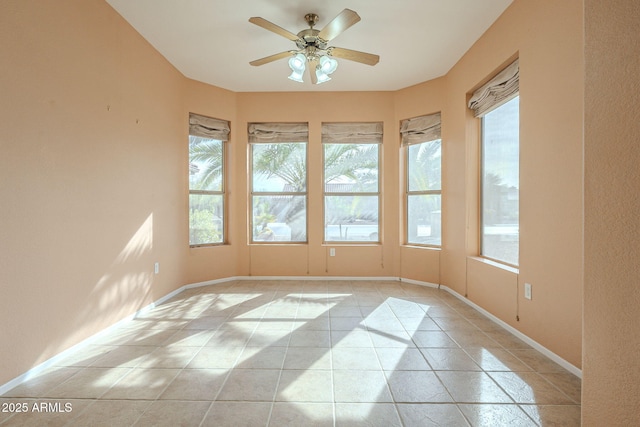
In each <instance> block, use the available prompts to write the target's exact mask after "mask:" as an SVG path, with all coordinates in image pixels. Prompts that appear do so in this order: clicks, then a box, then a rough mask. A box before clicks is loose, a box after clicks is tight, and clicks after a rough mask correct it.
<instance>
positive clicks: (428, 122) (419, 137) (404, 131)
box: [400, 113, 442, 145]
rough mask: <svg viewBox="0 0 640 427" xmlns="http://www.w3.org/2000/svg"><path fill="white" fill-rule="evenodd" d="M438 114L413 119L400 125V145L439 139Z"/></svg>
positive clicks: (440, 127)
mask: <svg viewBox="0 0 640 427" xmlns="http://www.w3.org/2000/svg"><path fill="white" fill-rule="evenodd" d="M441 129H442V126H441V119H440V113H435V114H429V115H427V116H420V117H414V118H412V119H407V120H403V121H402V122H401V123H400V134H401V135H402V145H410V144H419V143H421V142H427V141H435V140H436V139H440V138H441V135H440V134H441Z"/></svg>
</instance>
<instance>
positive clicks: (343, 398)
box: [333, 371, 393, 403]
mask: <svg viewBox="0 0 640 427" xmlns="http://www.w3.org/2000/svg"><path fill="white" fill-rule="evenodd" d="M333 394H334V398H335V401H336V402H362V403H366V402H369V403H373V402H393V399H392V397H391V393H390V392H389V387H388V385H387V381H386V379H385V377H384V375H383V373H382V372H381V371H334V372H333Z"/></svg>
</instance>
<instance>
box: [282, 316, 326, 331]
mask: <svg viewBox="0 0 640 427" xmlns="http://www.w3.org/2000/svg"><path fill="white" fill-rule="evenodd" d="M329 320H330V318H329V316H322V317H317V318H315V319H302V318H300V319H294V320H292V322H293V330H294V331H295V332H304V331H328V330H329V329H331V328H330V324H329Z"/></svg>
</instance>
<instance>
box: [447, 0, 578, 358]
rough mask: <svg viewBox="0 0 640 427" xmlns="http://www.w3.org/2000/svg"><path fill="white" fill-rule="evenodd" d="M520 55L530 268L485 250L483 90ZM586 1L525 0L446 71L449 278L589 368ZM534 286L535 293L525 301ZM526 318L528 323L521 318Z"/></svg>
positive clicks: (524, 237)
mask: <svg viewBox="0 0 640 427" xmlns="http://www.w3.org/2000/svg"><path fill="white" fill-rule="evenodd" d="M516 56H517V57H519V59H520V265H519V271H517V272H513V271H510V270H508V269H507V270H503V271H501V272H496V271H495V269H496V267H495V266H493V265H491V264H490V263H486V262H478V260H476V259H474V258H468V257H469V256H471V257H473V256H474V255H477V254H478V221H477V218H478V185H479V183H478V175H479V174H478V163H479V155H478V152H479V151H478V123H477V120H475V119H473V118H472V117H471V114H470V113H469V110H468V109H467V108H466V107H465V100H466V99H467V96H468V94H469V93H470V92H472V91H473V89H475V88H477V87H478V86H479V85H480V84H481V83H483V82H484V81H486V80H487V79H488V78H490V77H491V76H492V75H494V74H495V72H496V71H498V70H499V69H500V68H502V67H503V66H504V65H506V64H508V63H510V62H511V61H512V60H513V58H515V57H516ZM582 56H583V54H582V2H581V1H579V0H570V1H562V2H557V1H537V2H531V1H517V0H516V1H515V2H514V3H513V4H512V5H511V6H510V7H509V8H508V9H507V10H506V11H505V12H504V14H503V15H502V16H501V17H500V19H498V21H496V23H495V24H494V25H493V26H492V27H491V28H490V29H489V30H488V31H487V32H486V33H485V34H484V35H483V36H482V38H480V40H478V41H477V42H476V44H475V45H474V46H473V47H472V48H471V49H470V50H469V51H468V52H467V54H466V55H465V56H464V57H463V58H462V59H461V60H460V61H459V62H458V64H457V65H456V66H455V67H454V68H453V69H452V70H451V71H450V72H449V73H448V75H447V76H446V80H447V87H446V97H447V100H446V106H445V108H444V113H443V137H444V141H445V142H444V144H445V151H444V156H445V158H446V163H445V168H444V171H445V172H444V173H445V176H444V185H445V193H446V197H445V199H444V201H445V204H444V207H443V210H444V212H445V217H446V221H445V222H444V226H445V229H444V230H443V234H444V235H445V236H446V243H445V246H444V248H443V252H442V257H443V259H442V263H441V265H442V271H441V275H442V283H443V284H444V285H446V286H449V287H450V288H452V289H454V290H455V291H456V292H458V293H460V294H462V295H465V294H467V295H468V296H469V298H470V299H471V300H472V301H474V302H476V303H478V304H479V305H480V306H482V307H483V308H485V309H487V310H488V311H489V312H491V313H493V314H494V315H497V316H498V317H500V318H501V319H502V320H503V321H505V322H506V323H508V324H510V325H511V326H513V327H515V328H517V329H519V330H520V331H522V332H523V333H525V334H526V335H528V336H529V337H531V338H533V339H534V340H535V341H537V342H539V343H541V344H542V345H543V346H545V347H547V348H549V349H551V350H552V351H553V352H555V353H556V354H558V355H560V356H561V357H562V358H564V359H565V360H567V361H569V362H570V363H572V364H573V365H575V366H577V367H580V366H581V357H582V353H581V327H582V323H581V317H582V255H581V254H582V187H583V185H582V164H583V158H582V102H583V83H582V81H583V78H582V62H583V59H582ZM525 282H527V283H531V284H532V288H533V299H532V300H526V299H524V298H523V286H524V283H525ZM516 316H519V319H520V320H519V321H517V320H516Z"/></svg>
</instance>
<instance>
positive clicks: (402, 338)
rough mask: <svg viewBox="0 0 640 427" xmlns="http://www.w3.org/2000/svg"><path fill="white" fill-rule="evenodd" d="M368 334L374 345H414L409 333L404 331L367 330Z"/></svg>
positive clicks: (398, 346) (402, 346)
mask: <svg viewBox="0 0 640 427" xmlns="http://www.w3.org/2000/svg"><path fill="white" fill-rule="evenodd" d="M369 336H370V337H371V341H372V342H373V346H374V347H396V348H408V347H415V343H414V342H413V340H412V339H411V335H409V333H408V332H405V331H390V332H379V331H374V330H369Z"/></svg>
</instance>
